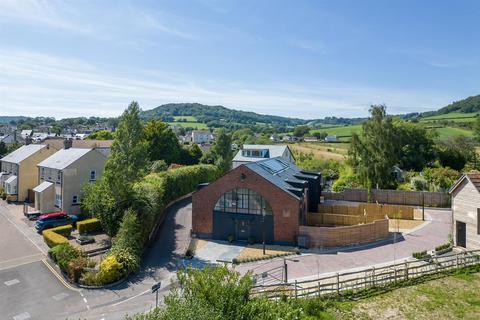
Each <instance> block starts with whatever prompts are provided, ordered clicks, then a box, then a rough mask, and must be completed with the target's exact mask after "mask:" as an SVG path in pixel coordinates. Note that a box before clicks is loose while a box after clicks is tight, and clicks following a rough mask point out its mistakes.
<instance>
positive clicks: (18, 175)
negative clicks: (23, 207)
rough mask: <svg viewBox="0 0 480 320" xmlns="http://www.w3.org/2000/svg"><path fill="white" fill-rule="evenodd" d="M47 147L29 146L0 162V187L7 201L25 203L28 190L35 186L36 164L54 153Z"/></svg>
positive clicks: (21, 148) (36, 178) (36, 180)
mask: <svg viewBox="0 0 480 320" xmlns="http://www.w3.org/2000/svg"><path fill="white" fill-rule="evenodd" d="M55 151H56V150H55V149H54V148H52V147H50V146H49V145H39V144H29V145H25V146H21V147H20V148H18V149H17V150H15V151H13V152H11V153H10V154H8V155H6V156H5V157H3V158H2V159H0V161H1V169H2V171H1V172H0V185H1V186H2V187H3V188H4V189H5V191H6V193H7V195H8V199H10V200H12V201H26V200H30V201H33V199H28V198H29V190H31V189H32V188H33V187H35V186H36V185H37V182H38V175H37V164H38V163H40V162H41V161H43V160H44V159H46V158H48V157H49V156H51V155H52V154H54V153H55Z"/></svg>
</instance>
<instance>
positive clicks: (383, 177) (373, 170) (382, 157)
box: [349, 105, 398, 191]
mask: <svg viewBox="0 0 480 320" xmlns="http://www.w3.org/2000/svg"><path fill="white" fill-rule="evenodd" d="M362 129H363V130H362V133H361V135H360V136H357V135H356V134H354V135H353V137H352V140H351V146H350V151H349V156H350V163H351V164H352V165H353V166H354V167H355V171H356V173H357V174H358V176H359V178H360V181H361V183H362V184H363V185H364V186H365V187H367V189H368V190H369V191H370V190H371V189H372V188H389V187H391V186H392V184H394V178H393V175H392V174H391V170H392V167H393V166H394V165H395V164H397V163H396V162H397V153H396V150H397V144H398V138H397V137H396V135H395V128H394V126H393V122H392V118H391V117H389V116H387V113H386V107H385V106H384V105H373V106H371V107H370V118H369V119H368V120H367V121H366V122H364V123H363V125H362Z"/></svg>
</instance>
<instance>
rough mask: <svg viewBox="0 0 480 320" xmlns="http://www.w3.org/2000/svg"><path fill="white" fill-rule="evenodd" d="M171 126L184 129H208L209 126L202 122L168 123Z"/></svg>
mask: <svg viewBox="0 0 480 320" xmlns="http://www.w3.org/2000/svg"><path fill="white" fill-rule="evenodd" d="M167 123H168V125H170V126H180V127H183V128H187V127H190V128H194V129H195V128H196V129H207V125H206V124H205V123H201V122H167Z"/></svg>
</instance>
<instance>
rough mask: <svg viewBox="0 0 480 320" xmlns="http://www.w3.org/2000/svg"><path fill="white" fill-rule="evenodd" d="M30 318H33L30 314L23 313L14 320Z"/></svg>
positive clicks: (14, 317)
mask: <svg viewBox="0 0 480 320" xmlns="http://www.w3.org/2000/svg"><path fill="white" fill-rule="evenodd" d="M30 318H31V316H30V313H28V312H23V313H20V314H17V315H16V316H13V320H27V319H30Z"/></svg>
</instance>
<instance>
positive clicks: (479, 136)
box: [473, 116, 480, 143]
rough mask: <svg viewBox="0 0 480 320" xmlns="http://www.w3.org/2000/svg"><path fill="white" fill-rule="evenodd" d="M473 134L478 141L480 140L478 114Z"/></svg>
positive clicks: (479, 118)
mask: <svg viewBox="0 0 480 320" xmlns="http://www.w3.org/2000/svg"><path fill="white" fill-rule="evenodd" d="M473 136H474V137H475V140H476V141H477V143H478V142H480V116H477V118H476V119H475V122H474V123H473Z"/></svg>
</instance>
